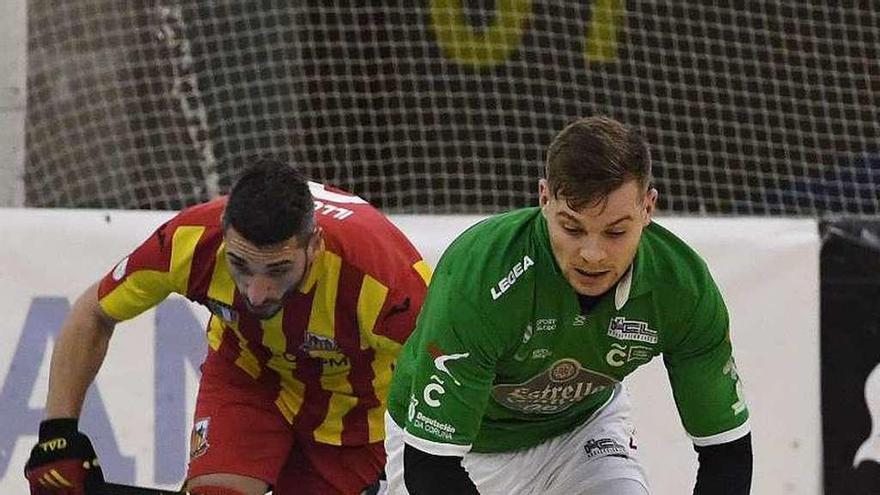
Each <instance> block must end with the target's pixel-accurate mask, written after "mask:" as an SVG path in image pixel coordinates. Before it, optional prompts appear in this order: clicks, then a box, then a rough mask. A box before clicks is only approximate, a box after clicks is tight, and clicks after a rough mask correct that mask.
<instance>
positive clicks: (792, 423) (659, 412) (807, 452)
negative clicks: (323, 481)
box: [0, 209, 822, 495]
mask: <svg viewBox="0 0 880 495" xmlns="http://www.w3.org/2000/svg"><path fill="white" fill-rule="evenodd" d="M169 216H170V214H169V213H163V212H120V211H112V212H104V211H83V210H80V211H71V210H27V209H0V232H2V233H3V235H4V241H3V242H2V243H0V314H2V315H3V316H4V318H3V323H4V325H3V330H2V331H0V493H3V494H7V493H9V494H24V493H27V485H26V483H25V480H24V478H23V476H22V466H23V465H24V462H25V460H26V459H27V456H28V452H29V449H30V447H31V446H32V444H33V442H34V441H35V440H36V436H35V433H36V427H37V424H38V422H39V420H40V419H41V417H42V409H43V404H44V402H45V396H46V388H47V380H48V369H49V356H50V355H51V349H52V345H53V342H54V336H55V335H56V334H57V332H58V330H59V327H60V324H61V321H62V319H63V318H64V316H65V314H66V312H67V311H68V310H69V307H70V305H71V304H72V303H73V301H74V300H75V298H76V297H77V295H78V294H79V292H80V291H82V290H83V289H84V288H86V287H87V286H88V285H89V284H91V283H92V282H94V281H95V280H96V279H97V278H99V277H100V276H101V275H102V274H103V273H104V272H105V271H107V270H108V269H110V268H111V267H112V266H113V265H114V264H115V263H116V262H117V261H118V260H119V259H121V258H122V257H124V256H125V255H126V254H127V253H128V252H129V251H130V250H131V249H132V248H133V247H135V246H136V245H137V244H139V243H140V241H141V240H143V239H144V238H145V237H146V236H147V235H148V234H149V233H150V232H151V231H152V230H153V229H154V228H155V227H157V226H158V225H159V224H160V223H161V222H162V221H163V220H164V219H166V218H168V217H169ZM393 220H394V221H395V222H396V223H397V224H398V225H399V226H400V227H401V228H402V229H403V230H404V231H405V232H406V233H407V234H408V235H409V236H410V237H411V238H412V239H413V241H414V243H415V244H416V246H417V247H419V249H420V250H421V251H422V253H423V254H424V256H425V257H426V259H428V260H429V262H431V264H432V265H433V264H435V263H436V261H437V259H438V258H439V255H440V254H441V253H442V251H443V249H444V248H445V247H446V245H448V243H449V242H450V241H451V239H452V238H454V236H455V235H456V234H457V233H459V232H461V231H462V230H464V228H466V227H467V226H469V225H471V224H472V223H474V222H475V221H477V220H478V217H472V216H470V217H438V216H405V215H401V216H395V217H393ZM658 221H659V222H660V223H662V224H663V225H664V226H666V227H668V228H670V229H671V230H672V231H674V232H676V233H678V234H679V235H680V236H681V237H682V238H684V239H685V240H687V241H688V242H690V243H691V245H692V246H693V247H694V248H695V249H697V250H698V251H699V252H701V253H702V254H703V256H704V257H705V258H706V259H707V261H708V263H709V266H710V268H711V270H712V272H713V274H714V276H715V278H716V280H717V282H718V284H719V286H720V287H721V290H722V291H723V292H724V294H725V296H726V299H727V302H728V306H729V309H730V313H731V321H732V338H733V341H734V345H735V350H736V357H737V362H738V366H739V369H740V373H741V375H742V377H743V379H744V381H745V392H746V397H747V400H748V402H749V405H750V408H751V412H752V429H753V437H754V450H755V475H754V482H753V490H752V491H753V493H756V494H774V495H775V494H786V493H797V494H803V495H819V494H820V493H821V491H820V490H821V488H820V487H821V480H820V476H821V471H822V470H821V440H820V435H821V427H820V426H821V425H820V412H819V411H820V402H819V237H818V233H817V227H816V224H815V222H814V221H812V220H773V219H703V218H701V219H697V218H660V219H659V220H658ZM206 318H207V313H206V312H205V311H204V309H203V308H201V307H198V306H191V305H190V304H189V303H188V302H187V301H186V300H184V299H182V298H172V299H169V300H168V301H166V302H165V303H163V304H162V305H161V306H159V307H158V308H157V309H156V310H152V311H149V312H147V313H145V314H143V315H141V316H140V317H138V318H136V319H134V320H132V321H129V322H125V323H122V324H120V325H119V326H118V327H117V330H116V332H115V335H114V338H113V340H112V342H111V346H110V351H109V353H108V357H107V360H106V362H105V365H104V368H103V369H102V370H101V372H100V373H99V376H98V379H97V382H96V384H95V386H93V387H92V389H91V390H90V395H89V398H88V399H87V402H86V413H85V415H84V418H83V420H82V425H83V429H84V430H86V431H87V432H88V433H89V434H90V435H91V436H92V438H93V440H94V443H95V444H96V448H97V450H98V452H99V454H100V456H101V460H102V464H103V465H104V470H105V475H106V476H107V478H108V479H111V480H113V481H120V482H126V483H137V484H141V485H148V486H157V487H164V488H175V487H176V486H177V485H178V484H179V482H180V481H181V479H182V476H183V473H184V468H185V463H186V453H187V449H188V440H189V428H190V416H191V411H192V409H193V406H194V397H195V391H196V383H197V379H198V372H197V370H198V364H199V362H200V360H201V358H202V356H203V355H204V352H205V343H204V341H203V338H202V328H201V326H202V324H203V323H204V321H205V320H206ZM627 383H628V385H629V388H630V391H631V393H632V396H633V402H634V409H635V411H634V417H635V420H636V422H637V426H638V430H639V433H638V435H639V437H638V438H639V448H640V449H642V453H643V458H644V460H645V466H646V469H647V471H648V475H649V477H650V482H651V485H652V488H653V492H654V493H656V494H658V495H664V494H683V493H690V491H691V487H692V485H693V481H694V479H695V470H696V454H695V453H694V451H693V449H692V447H691V444H690V441H689V439H688V438H687V437H686V436H685V434H684V433H683V431H682V429H681V426H680V423H679V421H678V417H677V414H676V411H675V407H674V405H673V402H672V397H671V392H670V389H669V385H668V381H667V379H666V376H665V372H664V371H663V367H662V363H661V362H660V361H659V360H654V361H653V362H652V363H650V364H648V365H646V366H645V367H643V369H640V370H639V371H637V372H636V373H635V374H634V375H633V376H632V377H631V379H630V380H628V382H627Z"/></svg>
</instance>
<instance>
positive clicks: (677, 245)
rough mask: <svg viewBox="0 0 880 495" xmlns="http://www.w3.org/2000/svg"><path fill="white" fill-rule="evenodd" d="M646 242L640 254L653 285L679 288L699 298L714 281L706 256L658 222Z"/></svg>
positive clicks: (650, 226) (647, 279) (647, 231)
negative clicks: (709, 282)
mask: <svg viewBox="0 0 880 495" xmlns="http://www.w3.org/2000/svg"><path fill="white" fill-rule="evenodd" d="M642 241H643V242H642V245H641V246H640V253H639V254H640V257H641V261H642V264H643V268H642V269H643V270H644V271H643V276H644V277H645V279H646V282H648V283H650V284H651V285H652V286H665V287H669V286H675V287H676V288H677V289H678V290H684V291H686V292H685V293H693V294H694V295H697V294H698V293H699V291H701V290H702V289H703V288H704V285H705V284H706V282H707V280H709V279H710V278H711V275H710V273H709V268H708V266H707V265H706V261H705V260H704V259H703V257H702V256H701V255H700V254H699V253H698V252H697V251H696V250H695V249H694V248H693V247H691V246H690V245H689V244H688V243H687V242H685V241H684V240H683V239H681V238H680V237H679V236H677V235H676V234H674V233H673V232H671V231H670V230H668V229H666V228H665V227H663V226H661V225H660V224H658V223H657V222H652V223H651V224H650V225H649V226H648V227H647V228H646V229H645V233H644V235H643V237H642ZM679 294H681V293H679Z"/></svg>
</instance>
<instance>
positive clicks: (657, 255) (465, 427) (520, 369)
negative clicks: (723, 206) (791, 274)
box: [388, 208, 748, 455]
mask: <svg viewBox="0 0 880 495" xmlns="http://www.w3.org/2000/svg"><path fill="white" fill-rule="evenodd" d="M612 292H613V293H612V294H609V295H608V297H604V298H602V300H600V301H599V303H598V304H597V305H596V306H595V307H593V308H592V309H591V310H590V311H589V312H588V313H586V314H583V311H582V309H581V306H580V304H579V302H578V298H577V294H576V293H575V292H574V290H573V289H572V288H571V286H569V284H568V283H567V282H566V280H565V279H564V277H563V276H562V274H561V273H560V271H559V269H558V267H557V266H556V262H555V259H554V257H553V254H552V252H551V250H550V244H549V238H548V234H547V226H546V222H545V220H544V218H543V216H542V215H541V213H540V210H539V209H537V208H526V209H521V210H515V211H512V212H509V213H505V214H502V215H498V216H495V217H492V218H490V219H487V220H485V221H483V222H481V223H479V224H477V225H476V226H474V227H472V228H471V229H469V230H468V231H466V232H465V233H464V234H462V235H461V236H460V237H459V238H458V239H456V241H455V242H453V244H452V245H451V246H450V247H449V249H447V251H446V252H445V253H444V255H443V258H442V259H441V261H440V263H439V265H438V267H437V270H436V271H435V273H434V276H433V279H432V282H431V285H430V287H429V289H428V296H427V299H426V301H425V305H424V306H423V308H422V312H421V314H420V315H419V319H418V324H417V327H416V331H415V332H414V333H413V334H412V336H410V338H409V339H408V340H407V342H406V344H405V345H404V349H403V351H402V352H401V354H400V356H399V358H398V362H397V368H396V370H395V376H394V379H393V383H392V387H391V392H390V394H389V400H388V410H389V413H390V415H391V416H392V418H393V419H394V421H395V422H396V423H397V424H399V425H400V426H402V427H403V428H404V429H405V430H406V435H407V442H408V443H411V444H413V445H414V446H416V447H418V448H420V449H421V450H424V451H426V452H429V453H433V454H437V455H462V454H463V453H465V452H467V451H468V450H473V451H475V452H503V451H510V450H516V449H520V448H525V447H530V446H532V445H536V444H538V443H541V442H543V441H544V440H546V439H548V438H551V437H554V436H557V435H559V434H561V433H564V432H567V431H570V430H572V429H573V428H575V427H576V426H577V425H579V424H581V423H583V422H584V421H586V420H588V419H589V417H590V416H591V415H592V414H594V413H595V412H596V411H597V409H599V408H600V407H601V406H602V404H603V403H605V402H606V401H607V399H608V397H609V396H610V394H611V391H612V388H613V386H614V384H616V383H618V382H620V381H622V380H623V378H624V377H625V376H626V375H628V374H629V373H631V372H632V371H633V370H635V369H636V368H637V367H638V366H640V365H642V364H644V363H646V362H648V361H650V360H651V359H652V358H653V357H654V356H657V355H660V354H663V355H664V359H665V363H666V366H667V368H668V370H669V376H670V380H671V383H672V387H673V393H674V396H675V399H676V404H677V406H678V409H679V413H680V415H681V417H682V422H683V424H684V425H685V428H686V429H687V431H688V433H689V434H690V435H691V436H692V437H693V438H694V441H695V442H696V443H698V444H700V445H708V444H712V443H722V442H725V441H730V440H733V439H735V438H738V437H739V436H742V435H744V434H745V433H747V432H748V422H747V420H748V410H747V408H746V406H745V404H744V402H743V401H742V399H741V391H740V386H739V381H738V377H737V375H736V368H735V366H734V365H733V359H732V355H731V346H730V341H729V339H728V328H727V326H728V318H727V311H726V309H725V307H724V303H723V300H722V298H721V295H720V293H719V292H718V289H717V287H716V286H715V283H714V282H713V281H712V278H711V276H710V275H709V272H708V269H707V268H706V266H705V263H704V262H703V261H702V259H701V258H700V257H699V256H698V255H697V254H696V253H694V252H693V251H692V250H691V249H690V248H689V247H688V246H687V245H685V244H684V242H682V241H681V240H679V239H678V238H677V237H675V236H674V235H673V234H671V233H669V232H668V231H666V230H665V229H663V228H662V227H660V226H659V225H656V224H652V225H650V226H648V227H647V228H646V229H645V231H644V234H643V236H642V240H641V242H640V244H639V249H638V252H637V255H636V259H635V262H634V266H633V268H632V269H631V270H630V271H629V272H628V273H627V274H626V275H625V276H624V278H623V279H622V280H621V282H620V283H618V286H617V288H616V289H615V290H613V291H612Z"/></svg>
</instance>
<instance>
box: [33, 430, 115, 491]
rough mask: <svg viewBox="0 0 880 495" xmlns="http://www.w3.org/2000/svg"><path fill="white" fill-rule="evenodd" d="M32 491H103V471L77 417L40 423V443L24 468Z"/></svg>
mask: <svg viewBox="0 0 880 495" xmlns="http://www.w3.org/2000/svg"><path fill="white" fill-rule="evenodd" d="M24 475H25V477H26V478H27V479H28V483H30V486H31V495H61V494H64V495H91V494H93V493H101V491H100V490H103V486H104V474H103V473H102V472H101V467H100V466H99V465H98V459H97V456H96V455H95V449H94V448H93V447H92V442H91V441H89V437H87V436H85V435H84V434H83V433H81V432H79V431H78V430H77V419H76V418H60V419H48V420H46V421H43V422H42V423H40V439H39V443H37V445H36V446H35V447H34V448H33V449H32V450H31V457H30V459H28V461H27V464H26V465H25V468H24Z"/></svg>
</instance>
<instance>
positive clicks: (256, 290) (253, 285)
mask: <svg viewBox="0 0 880 495" xmlns="http://www.w3.org/2000/svg"><path fill="white" fill-rule="evenodd" d="M273 290H274V286H273V284H272V281H271V280H270V279H269V277H264V276H262V275H254V276H253V277H252V278H251V280H250V282H249V283H248V285H247V293H246V296H247V298H248V301H249V302H250V303H251V304H252V305H254V306H259V305H260V304H263V303H264V302H265V301H266V299H269V298H270V297H271V296H272V291H273Z"/></svg>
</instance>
